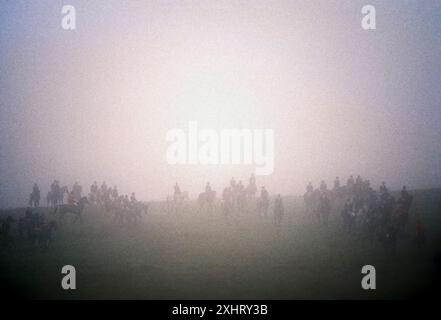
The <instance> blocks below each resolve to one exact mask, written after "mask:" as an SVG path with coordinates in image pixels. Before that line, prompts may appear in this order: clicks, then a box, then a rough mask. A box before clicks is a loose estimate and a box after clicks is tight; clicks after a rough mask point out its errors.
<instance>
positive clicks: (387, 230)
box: [0, 175, 424, 250]
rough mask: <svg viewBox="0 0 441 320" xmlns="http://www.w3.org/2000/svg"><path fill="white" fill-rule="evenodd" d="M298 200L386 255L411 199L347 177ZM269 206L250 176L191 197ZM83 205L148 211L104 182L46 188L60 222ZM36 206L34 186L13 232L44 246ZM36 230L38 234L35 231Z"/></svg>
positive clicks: (230, 208) (183, 196)
mask: <svg viewBox="0 0 441 320" xmlns="http://www.w3.org/2000/svg"><path fill="white" fill-rule="evenodd" d="M303 199H304V204H305V214H306V215H307V216H311V217H315V219H317V221H318V223H320V224H323V225H325V226H326V225H327V224H328V223H329V217H330V216H331V215H332V214H337V215H338V214H339V215H340V217H341V221H342V228H343V230H344V231H345V232H347V233H348V234H355V235H359V236H361V237H363V238H365V239H368V240H371V241H374V240H379V241H381V242H382V243H383V245H384V246H385V247H387V248H388V249H390V250H394V248H395V246H396V243H397V239H398V237H400V236H401V235H404V234H406V228H407V226H408V221H409V210H410V207H411V205H412V200H413V198H412V196H411V195H410V194H409V192H408V191H407V189H406V186H403V188H402V190H401V193H400V194H399V196H398V198H397V199H395V197H394V196H393V195H392V194H391V193H390V192H389V190H388V188H387V187H386V185H385V183H384V182H383V183H382V184H381V186H380V188H379V191H378V192H377V191H375V190H374V189H373V188H372V187H371V185H370V182H369V180H364V179H362V178H361V177H360V176H357V177H356V178H355V179H354V177H353V176H350V177H349V178H348V179H347V181H346V184H345V185H342V184H341V183H340V179H339V178H338V177H336V178H335V180H334V184H333V188H332V189H329V188H328V187H327V184H326V183H325V182H324V181H321V183H320V185H319V187H318V188H314V187H313V185H312V183H311V182H310V183H308V185H307V186H306V192H305V194H304V196H303ZM170 200H171V199H170V198H169V197H168V198H167V208H168V211H169V210H170V208H172V209H173V210H174V211H175V212H178V211H179V210H180V209H181V208H182V206H183V205H185V203H186V200H189V196H188V193H187V192H183V191H181V189H180V187H179V185H178V183H176V184H175V186H174V194H173V200H172V201H170ZM270 202H271V201H270V195H269V193H268V191H267V189H266V188H265V186H262V187H261V189H260V193H259V194H258V187H257V185H256V179H255V177H254V175H251V177H250V178H249V180H248V183H247V185H246V186H245V185H244V183H243V182H242V181H241V180H240V181H238V182H236V180H235V178H234V177H233V178H231V180H230V182H229V185H228V186H227V187H225V188H224V189H223V192H222V194H221V197H220V199H219V200H218V199H217V198H216V191H214V190H213V189H212V187H211V185H210V183H209V182H207V184H206V186H205V190H204V191H203V192H201V193H200V194H199V196H198V198H197V204H198V206H199V208H200V210H203V211H210V210H214V209H215V208H216V207H218V205H219V204H220V207H221V211H222V212H223V214H224V215H225V216H230V215H231V214H234V213H237V212H247V211H248V212H255V213H257V215H258V216H261V217H268V215H269V208H270ZM86 204H91V205H94V206H97V207H101V208H103V209H104V210H105V212H110V213H112V215H113V217H114V218H115V220H116V221H118V222H120V223H124V222H136V221H138V219H139V218H141V214H142V213H147V208H148V206H147V204H144V203H143V202H140V201H137V199H136V196H135V193H131V195H130V197H129V196H128V195H127V194H126V195H122V194H119V192H118V189H117V187H116V186H113V187H108V186H107V185H106V183H105V182H103V183H102V184H101V186H98V184H97V182H96V181H95V182H94V183H93V184H92V185H91V186H90V192H89V194H88V196H87V197H84V196H83V195H82V187H81V185H79V184H78V183H77V182H75V183H74V184H73V186H72V188H71V190H70V191H69V189H68V188H67V187H66V186H63V187H61V186H60V184H59V182H58V181H57V180H55V181H54V182H53V183H52V184H51V185H50V191H49V192H48V196H47V206H48V207H54V208H55V210H54V212H58V213H59V214H60V216H61V217H62V216H64V215H65V214H66V213H69V212H70V213H73V214H74V215H75V216H76V218H79V219H81V213H82V211H83V209H84V206H85V205H86ZM39 205H40V189H39V187H38V185H37V184H34V186H33V188H32V193H31V195H30V198H29V206H30V207H29V208H28V209H27V211H26V214H25V216H24V217H22V218H20V220H19V228H18V230H19V233H20V235H23V234H27V236H28V237H29V238H31V239H33V240H34V241H36V240H38V238H39V236H38V235H40V236H41V237H40V238H42V239H43V240H44V241H46V240H47V239H49V238H50V236H48V234H50V233H51V232H52V230H53V229H54V228H55V226H56V224H53V223H51V224H50V223H49V222H45V219H44V216H43V215H42V214H41V213H37V212H32V209H31V207H38V206H39ZM284 214H285V209H284V204H283V200H282V197H281V195H280V194H278V195H277V196H276V197H275V198H274V200H273V202H272V216H273V219H274V223H275V224H276V225H278V226H280V225H281V224H282V220H283V217H284ZM14 221H15V220H14V219H13V218H12V217H8V218H7V219H3V221H1V222H0V232H1V234H7V233H9V229H10V225H11V224H12V223H13V222H14ZM416 229H417V230H416V232H417V237H416V239H417V243H418V245H419V246H422V244H423V243H424V228H423V226H422V223H421V221H420V219H417V225H416ZM39 230H40V231H41V230H44V232H43V231H41V232H42V233H41V232H40V233H39V232H37V231H39Z"/></svg>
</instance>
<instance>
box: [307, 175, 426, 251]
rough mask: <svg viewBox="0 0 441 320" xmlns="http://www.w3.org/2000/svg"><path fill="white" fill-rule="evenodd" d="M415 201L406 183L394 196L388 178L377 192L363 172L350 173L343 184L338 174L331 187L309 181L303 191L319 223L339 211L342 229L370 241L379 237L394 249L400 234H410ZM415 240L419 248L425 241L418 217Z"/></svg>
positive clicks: (381, 241)
mask: <svg viewBox="0 0 441 320" xmlns="http://www.w3.org/2000/svg"><path fill="white" fill-rule="evenodd" d="M412 201H413V197H412V195H410V193H409V192H408V190H407V188H406V186H403V188H402V190H401V192H400V193H399V195H398V197H397V198H395V197H394V196H393V195H392V194H391V193H390V192H389V190H388V188H387V187H386V184H385V182H382V183H381V186H380V188H379V190H378V192H377V191H375V190H374V189H373V188H372V187H371V185H370V181H369V180H364V179H362V178H361V177H360V176H357V178H356V179H354V177H353V176H350V177H349V178H348V180H347V182H346V184H345V185H341V183H340V179H339V177H336V178H335V180H334V185H333V188H332V189H328V187H327V185H326V183H325V182H324V181H322V182H321V183H320V186H319V188H317V189H314V187H313V186H312V183H309V184H308V185H307V187H306V193H305V194H304V202H305V207H306V213H307V214H311V215H313V216H316V218H317V220H318V221H319V222H320V223H323V224H324V225H326V224H328V221H329V216H330V215H331V213H337V214H338V213H340V216H341V218H342V219H341V220H342V226H343V230H345V231H346V232H347V233H348V234H353V235H354V234H355V235H357V236H360V237H361V238H362V239H366V240H369V241H371V242H374V241H379V242H380V243H382V245H383V246H384V247H385V248H386V249H387V250H390V251H392V252H393V251H394V250H395V248H396V245H397V240H398V239H399V237H406V236H408V235H409V234H410V233H409V229H408V228H409V211H410V208H411V205H412ZM417 218H418V217H417ZM415 240H416V243H417V245H418V247H420V248H421V246H422V245H423V244H424V242H425V235H424V228H423V225H422V222H421V220H420V219H419V218H418V219H417V222H416V237H415Z"/></svg>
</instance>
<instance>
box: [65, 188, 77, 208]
mask: <svg viewBox="0 0 441 320" xmlns="http://www.w3.org/2000/svg"><path fill="white" fill-rule="evenodd" d="M67 204H68V205H69V206H72V207H74V206H76V205H77V200H76V197H75V192H74V191H73V190H72V191H71V192H69V194H68V195H67Z"/></svg>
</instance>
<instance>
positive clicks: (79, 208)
mask: <svg viewBox="0 0 441 320" xmlns="http://www.w3.org/2000/svg"><path fill="white" fill-rule="evenodd" d="M86 204H90V203H89V200H87V198H86V197H82V198H81V199H80V201H78V204H77V205H74V206H73V205H69V204H60V205H58V206H56V207H55V211H54V213H57V211H58V212H59V213H60V219H63V218H64V215H65V214H66V213H73V214H74V215H75V221H77V220H78V219H80V221H83V218H82V213H83V210H84V206H85V205H86Z"/></svg>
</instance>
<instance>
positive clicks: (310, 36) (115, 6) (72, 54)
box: [0, 1, 441, 206]
mask: <svg viewBox="0 0 441 320" xmlns="http://www.w3.org/2000/svg"><path fill="white" fill-rule="evenodd" d="M43 3H44V5H41V4H38V5H37V4H29V3H26V4H25V3H21V2H14V3H7V4H4V5H2V6H4V8H2V11H3V14H2V17H1V19H0V21H1V22H0V30H1V33H0V48H1V49H2V59H1V61H0V69H1V74H0V107H1V117H0V119H1V120H0V121H1V126H0V134H1V136H2V137H3V139H4V140H3V141H2V143H1V149H0V152H1V157H0V170H1V175H2V179H3V180H2V183H1V193H0V197H1V204H2V206H9V205H18V204H20V205H22V204H24V203H25V202H26V199H27V197H28V193H29V192H30V188H31V186H32V184H33V182H38V183H39V184H40V187H41V188H42V192H43V193H45V192H46V191H47V188H48V187H49V183H50V182H51V181H52V180H53V179H58V180H60V181H61V184H63V185H64V184H67V185H72V184H73V183H74V182H75V181H76V180H78V181H79V182H80V183H81V184H82V185H83V187H84V188H85V189H88V187H89V185H90V184H91V183H92V182H93V181H94V180H97V181H98V182H99V183H101V182H102V181H103V180H105V181H106V183H107V184H108V185H114V184H116V185H118V188H119V189H120V190H121V191H122V192H125V193H128V192H130V191H132V190H133V191H135V192H136V193H137V196H138V198H139V199H164V198H165V196H166V195H167V194H171V193H172V186H173V185H174V183H175V182H179V183H180V185H181V188H182V189H183V190H186V191H189V192H190V195H191V196H193V197H194V196H195V195H196V194H197V193H198V192H200V191H201V190H202V189H203V187H204V185H205V183H206V182H207V181H210V182H211V184H212V186H213V187H214V189H216V190H218V192H220V191H221V189H222V188H223V186H224V185H226V184H227V183H228V181H229V179H230V178H231V177H232V176H235V177H236V179H237V180H240V179H242V180H244V181H246V180H247V179H248V177H249V175H250V174H251V173H252V172H253V171H254V167H253V166H252V165H221V166H220V165H195V166H185V165H184V166H170V165H169V164H168V163H167V161H166V159H165V154H166V150H167V147H168V144H167V141H166V139H165V137H166V133H167V131H168V130H170V129H172V128H183V127H186V126H187V124H188V121H190V120H195V121H198V123H199V125H200V126H201V127H206V128H213V129H215V130H221V129H223V128H250V129H254V128H270V129H273V130H274V132H275V137H274V173H273V174H272V175H271V176H264V177H258V179H257V183H258V185H263V184H264V185H266V186H267V188H268V190H269V191H270V193H275V192H281V193H300V192H303V190H304V186H305V184H306V182H307V181H309V180H312V181H314V182H315V183H316V184H317V183H318V182H319V181H320V180H322V179H326V180H328V182H330V181H331V179H334V177H335V176H337V175H338V176H340V177H341V178H342V179H345V178H346V177H347V175H349V174H361V175H362V176H365V177H366V178H369V179H371V181H372V182H373V184H374V186H375V185H377V184H378V183H379V182H380V181H382V180H386V181H387V182H388V184H389V185H390V186H391V187H392V188H393V187H399V186H400V185H401V184H403V183H406V184H408V185H409V186H410V188H418V187H433V186H439V181H440V178H441V168H440V163H441V154H440V152H439V150H441V145H440V143H441V142H440V140H439V136H441V129H440V127H441V126H440V120H439V117H438V115H439V114H440V106H441V103H440V102H441V93H440V92H439V90H438V84H439V83H440V80H441V79H440V77H441V76H440V75H441V72H439V71H440V70H441V66H440V60H439V55H440V53H441V44H440V43H439V37H438V36H437V34H436V32H434V30H438V29H439V27H440V25H439V24H440V21H438V20H436V19H435V18H433V15H430V12H434V11H436V10H439V9H440V8H439V6H440V5H439V4H438V3H434V4H432V5H431V6H433V8H432V7H430V6H429V7H428V8H423V9H418V8H416V7H415V6H417V4H410V3H409V4H406V5H403V6H401V7H400V8H398V9H397V5H396V4H394V5H389V4H381V6H380V5H379V6H378V7H377V13H378V14H379V15H381V16H382V17H383V18H384V19H381V20H379V21H378V28H377V30H375V31H374V32H370V33H368V32H365V31H364V30H362V29H361V28H360V21H361V20H360V19H361V15H359V9H360V8H361V6H362V5H363V4H364V3H363V2H361V1H360V2H357V1H354V2H350V3H343V2H342V3H341V4H340V5H338V7H337V6H333V5H332V4H329V3H328V2H327V1H314V2H313V3H311V2H310V1H300V2H292V3H291V2H284V1H281V2H275V3H271V4H270V3H268V2H266V1H265V2H263V1H262V2H259V1H257V2H256V3H253V6H250V4H249V3H248V2H232V1H231V2H230V1H226V2H213V1H207V2H191V3H182V2H180V1H179V2H168V3H163V2H160V1H157V2H156V1H155V2H149V3H146V2H144V1H130V2H121V1H106V2H93V3H90V2H86V1H84V2H83V1H77V2H76V9H77V14H78V18H77V30H75V32H72V33H69V32H66V31H64V30H62V29H61V28H60V27H59V21H58V20H57V17H58V15H59V8H57V6H56V5H55V4H53V2H51V1H47V2H43ZM417 9H418V10H417ZM396 15H400V19H398V20H397V19H394V17H395V16H396ZM18 21H22V23H19V22H18ZM421 35H424V37H422V36H421ZM403 48H406V50H403ZM422 59H423V60H422ZM423 84H424V85H423Z"/></svg>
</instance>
